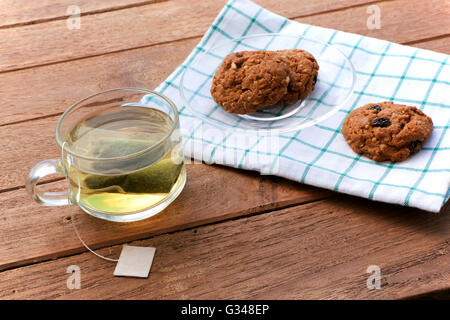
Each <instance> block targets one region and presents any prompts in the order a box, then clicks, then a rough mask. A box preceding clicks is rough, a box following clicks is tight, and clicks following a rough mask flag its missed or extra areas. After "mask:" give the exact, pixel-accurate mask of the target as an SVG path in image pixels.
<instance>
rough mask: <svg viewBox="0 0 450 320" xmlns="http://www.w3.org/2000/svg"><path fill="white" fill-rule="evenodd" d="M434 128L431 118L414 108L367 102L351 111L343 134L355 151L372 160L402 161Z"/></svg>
mask: <svg viewBox="0 0 450 320" xmlns="http://www.w3.org/2000/svg"><path fill="white" fill-rule="evenodd" d="M432 131H433V122H432V120H431V118H430V117H428V116H427V115H426V114H424V113H423V112H422V111H420V110H419V109H417V108H416V107H410V106H405V105H399V104H394V103H392V102H381V103H370V104H367V105H365V106H362V107H360V108H358V109H355V110H353V111H352V112H351V113H350V114H349V115H348V117H347V119H345V121H344V125H343V127H342V133H343V135H344V137H345V139H346V140H347V143H348V144H349V145H350V147H351V148H352V149H353V151H355V152H357V153H363V154H364V155H366V156H367V157H369V158H371V159H373V160H375V161H386V160H390V161H393V162H398V161H403V160H405V159H406V158H408V157H409V156H410V155H412V154H414V153H416V152H418V151H419V150H420V149H421V148H422V145H423V144H424V142H425V141H426V140H427V139H428V137H429V136H430V135H431V132H432Z"/></svg>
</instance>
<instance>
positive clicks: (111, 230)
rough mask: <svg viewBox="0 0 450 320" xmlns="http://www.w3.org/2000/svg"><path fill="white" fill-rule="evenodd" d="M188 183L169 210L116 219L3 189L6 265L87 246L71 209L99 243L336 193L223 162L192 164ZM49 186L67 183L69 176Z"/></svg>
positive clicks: (1, 262)
mask: <svg viewBox="0 0 450 320" xmlns="http://www.w3.org/2000/svg"><path fill="white" fill-rule="evenodd" d="M187 171H188V172H187V175H188V183H187V184H186V187H185V189H184V190H183V192H182V193H181V195H180V196H179V197H178V198H177V199H176V200H175V202H174V203H172V204H171V205H170V206H169V207H168V208H166V209H165V210H164V211H163V212H161V213H160V214H158V215H156V216H155V217H152V218H151V219H146V220H143V221H140V222H134V223H112V222H106V221H103V220H99V219H96V218H93V217H91V216H89V215H87V214H86V213H84V212H83V211H81V209H79V208H78V207H76V206H70V207H42V206H39V205H37V204H34V203H32V202H31V200H30V198H29V197H28V195H27V194H26V192H25V190H24V189H19V190H15V191H11V192H5V193H0V203H1V204H2V210H1V214H0V229H1V230H2V232H1V233H0V244H1V245H0V270H5V269H8V268H13V267H18V266H23V265H26V264H30V263H37V262H41V261H45V260H48V259H55V258H58V257H63V256H67V255H72V254H75V253H80V252H83V251H85V250H86V249H85V248H84V247H83V246H82V244H81V243H80V241H79V240H78V238H77V237H76V235H75V233H74V230H73V229H72V225H71V220H70V219H71V213H72V214H73V215H74V216H75V223H76V225H77V228H78V229H79V232H80V233H81V235H82V237H83V239H84V240H85V242H86V243H88V244H89V246H91V247H93V248H97V247H105V246H110V245H113V244H119V243H123V242H128V241H132V240H136V239H143V238H148V237H150V236H153V235H156V234H162V233H167V232H174V231H179V230H183V229H186V228H192V227H194V226H199V225H203V224H208V223H215V222H218V221H221V220H227V219H233V218H237V217H240V216H246V215H252V214H256V213H261V212H265V211H270V210H275V209H279V208H282V207H286V206H292V205H298V204H301V203H308V202H311V201H316V200H320V199H324V198H327V197H330V196H331V195H332V194H333V193H332V192H330V191H327V190H324V189H319V188H314V187H309V186H305V185H300V184H298V183H295V182H291V181H287V180H285V179H282V178H277V177H273V176H259V174H257V173H250V172H245V171H241V170H236V169H231V168H225V167H221V166H206V165H204V164H191V165H188V166H187ZM45 188H46V190H49V189H50V190H53V191H54V190H64V189H67V182H66V181H61V182H57V183H49V184H46V185H45Z"/></svg>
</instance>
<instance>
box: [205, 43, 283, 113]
mask: <svg viewBox="0 0 450 320" xmlns="http://www.w3.org/2000/svg"><path fill="white" fill-rule="evenodd" d="M289 75H290V72H289V66H288V63H287V62H286V61H285V60H284V59H282V58H281V57H280V55H278V54H276V53H275V52H273V51H242V52H234V53H231V54H229V55H227V56H226V57H225V59H224V61H223V62H222V64H221V65H220V66H219V68H218V69H217V71H216V73H215V75H214V78H213V81H212V86H211V95H212V97H213V99H214V101H216V102H217V103H218V104H219V105H220V106H221V107H222V108H223V109H224V110H225V111H227V112H230V113H238V114H248V113H253V112H255V111H256V110H258V109H261V108H263V107H266V106H271V105H275V104H277V103H278V101H280V100H281V99H282V98H283V96H285V95H286V93H287V92H288V84H289V82H290V77H289Z"/></svg>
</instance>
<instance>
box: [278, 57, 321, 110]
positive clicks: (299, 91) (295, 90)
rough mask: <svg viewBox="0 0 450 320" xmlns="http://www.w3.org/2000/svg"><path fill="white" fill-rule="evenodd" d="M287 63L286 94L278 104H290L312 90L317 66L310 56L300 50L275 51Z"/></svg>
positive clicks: (304, 96)
mask: <svg viewBox="0 0 450 320" xmlns="http://www.w3.org/2000/svg"><path fill="white" fill-rule="evenodd" d="M276 52H277V53H278V54H279V55H281V56H282V57H283V58H284V59H285V60H287V61H288V63H289V71H290V82H289V86H288V92H287V94H286V95H285V96H284V97H283V98H282V99H281V100H280V101H278V104H290V103H294V102H296V101H298V100H300V99H304V98H306V97H307V96H308V95H309V94H310V93H311V91H313V90H314V87H315V85H316V81H317V75H318V73H319V65H318V64H317V61H316V59H315V58H314V57H313V55H312V54H310V53H309V52H307V51H305V50H300V49H287V50H278V51H276Z"/></svg>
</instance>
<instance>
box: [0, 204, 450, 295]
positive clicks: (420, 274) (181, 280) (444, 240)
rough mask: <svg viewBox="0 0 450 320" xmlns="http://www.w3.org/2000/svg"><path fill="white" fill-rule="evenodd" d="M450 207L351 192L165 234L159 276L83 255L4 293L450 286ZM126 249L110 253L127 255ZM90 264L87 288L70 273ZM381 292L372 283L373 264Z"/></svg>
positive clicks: (31, 269) (14, 278) (23, 273)
mask: <svg viewBox="0 0 450 320" xmlns="http://www.w3.org/2000/svg"><path fill="white" fill-rule="evenodd" d="M449 213H450V211H449V210H447V212H445V213H444V214H440V215H429V214H426V213H423V212H420V211H418V210H411V209H409V208H402V207H398V206H392V205H385V204H381V203H375V202H372V203H371V204H370V205H369V206H368V203H367V201H364V200H361V199H356V198H353V197H348V196H341V197H339V198H338V197H335V198H333V199H328V200H326V201H318V202H314V203H310V204H306V205H301V206H296V207H291V208H287V209H284V210H279V211H274V212H270V213H265V214H261V215H256V216H252V217H248V218H242V219H239V220H233V221H227V222H224V223H219V224H213V225H208V226H203V227H200V228H194V229H190V230H185V231H182V232H176V233H173V234H166V235H161V236H156V237H154V238H151V239H148V240H144V241H137V242H134V243H132V244H134V245H141V246H155V247H156V248H157V251H156V252H157V253H156V257H155V260H154V262H153V267H152V271H151V274H150V277H149V279H130V278H115V277H113V270H114V267H115V264H113V263H110V262H107V261H103V260H100V259H98V258H95V257H94V256H93V255H92V254H91V253H83V254H80V255H75V256H71V257H67V258H63V259H58V260H56V261H49V262H45V263H41V264H38V265H31V266H26V267H23V268H17V269H14V270H8V271H5V272H2V273H0V297H1V298H2V299H124V298H127V299H398V298H405V297H408V296H412V295H417V294H422V293H424V292H430V291H434V290H442V289H448V288H449V286H450V281H449V280H450V250H449V246H448V242H449V241H450V234H449V229H448V225H449V223H450V214H449ZM119 251H120V246H115V247H111V248H105V249H102V250H100V251H99V252H100V253H101V254H104V255H106V256H109V257H117V256H118V254H119ZM70 265H77V266H79V267H80V269H81V289H79V290H69V289H67V287H66V281H67V278H68V276H69V275H68V274H67V273H66V269H67V267H68V266H70ZM370 265H377V266H379V267H380V269H381V289H379V290H369V289H368V288H367V286H366V283H367V279H368V277H369V275H370V274H368V273H366V271H367V268H368V266H370Z"/></svg>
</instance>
